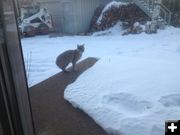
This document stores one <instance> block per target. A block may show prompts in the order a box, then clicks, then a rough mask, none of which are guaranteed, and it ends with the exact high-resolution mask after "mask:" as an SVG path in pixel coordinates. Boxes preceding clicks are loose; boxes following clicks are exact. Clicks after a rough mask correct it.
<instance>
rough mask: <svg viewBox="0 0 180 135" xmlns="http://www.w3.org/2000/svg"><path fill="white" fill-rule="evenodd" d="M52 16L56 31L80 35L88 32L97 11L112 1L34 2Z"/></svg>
mask: <svg viewBox="0 0 180 135" xmlns="http://www.w3.org/2000/svg"><path fill="white" fill-rule="evenodd" d="M34 1H35V2H37V3H39V4H40V5H41V6H42V7H46V8H47V9H48V10H49V12H50V13H51V15H52V18H53V22H54V30H55V31H58V32H63V33H71V34H78V33H82V32H87V30H88V28H89V25H90V22H91V18H92V16H93V14H94V11H95V9H96V8H97V7H98V6H102V5H105V4H107V3H108V2H110V1H111V0H34Z"/></svg>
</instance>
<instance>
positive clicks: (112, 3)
mask: <svg viewBox="0 0 180 135" xmlns="http://www.w3.org/2000/svg"><path fill="white" fill-rule="evenodd" d="M127 4H129V3H126V2H120V1H111V2H110V3H108V4H107V5H106V6H105V7H104V9H103V10H102V12H101V15H100V16H99V18H98V19H97V24H100V23H101V20H102V18H103V14H104V13H105V12H106V11H107V10H109V9H111V7H117V8H119V7H120V6H122V5H127Z"/></svg>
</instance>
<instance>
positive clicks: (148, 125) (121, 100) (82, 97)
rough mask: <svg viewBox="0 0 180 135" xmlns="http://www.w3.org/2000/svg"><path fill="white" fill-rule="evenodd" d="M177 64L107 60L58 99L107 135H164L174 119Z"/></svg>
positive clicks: (179, 113)
mask: <svg viewBox="0 0 180 135" xmlns="http://www.w3.org/2000/svg"><path fill="white" fill-rule="evenodd" d="M179 69H180V62H179V61H178V62H176V61H166V60H162V59H161V60H160V59H158V58H157V59H147V58H143V57H126V56H108V57H103V58H101V59H100V60H99V61H98V63H97V64H96V65H95V66H94V67H92V68H91V69H90V70H88V71H86V72H85V73H84V74H83V75H81V76H80V78H78V80H77V81H76V82H75V83H74V84H71V85H70V86H68V87H67V89H66V90H65V93H64V98H65V99H66V100H68V101H69V102H70V103H72V105H73V106H74V107H77V108H80V109H82V110H83V111H84V112H86V113H87V114H88V115H89V116H90V117H92V118H93V119H94V120H95V121H96V122H97V123H98V124H99V125H101V127H102V128H104V129H105V130H106V131H107V132H108V133H110V134H113V135H120V134H122V135H164V132H165V131H164V123H165V120H174V119H179V118H180V98H179V97H180V91H179V90H180V84H179V80H180V71H179Z"/></svg>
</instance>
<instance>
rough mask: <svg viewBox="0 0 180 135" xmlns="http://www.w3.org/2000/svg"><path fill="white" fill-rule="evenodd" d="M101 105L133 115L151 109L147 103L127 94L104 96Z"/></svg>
mask: <svg viewBox="0 0 180 135" xmlns="http://www.w3.org/2000/svg"><path fill="white" fill-rule="evenodd" d="M103 103H104V104H106V105H109V106H111V107H112V106H114V107H115V108H118V109H123V110H127V111H129V112H133V113H134V112H135V113H140V112H144V111H146V110H149V109H151V108H152V104H151V103H150V102H149V101H145V100H141V99H138V98H137V97H135V96H133V95H131V94H127V93H113V94H111V95H108V96H107V95H105V96H104V97H103Z"/></svg>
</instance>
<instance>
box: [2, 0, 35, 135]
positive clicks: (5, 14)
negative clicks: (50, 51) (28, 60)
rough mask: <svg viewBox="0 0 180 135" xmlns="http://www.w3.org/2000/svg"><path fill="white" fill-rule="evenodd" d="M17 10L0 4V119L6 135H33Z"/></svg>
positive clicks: (9, 0)
mask: <svg viewBox="0 0 180 135" xmlns="http://www.w3.org/2000/svg"><path fill="white" fill-rule="evenodd" d="M16 9H17V7H16V6H15V1H14V0H1V1H0V20H1V21H0V22H1V23H0V97H2V98H1V101H0V105H1V106H0V109H1V110H2V111H1V112H2V113H0V115H1V116H0V119H1V121H2V128H3V131H4V133H5V134H7V135H35V128H34V122H33V117H32V110H31V103H30V98H29V92H28V86H27V78H26V73H25V66H24V61H23V55H22V48H21V42H20V36H19V34H18V27H17V20H16V18H17V13H16ZM3 114H4V115H3ZM7 125H8V126H7Z"/></svg>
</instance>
